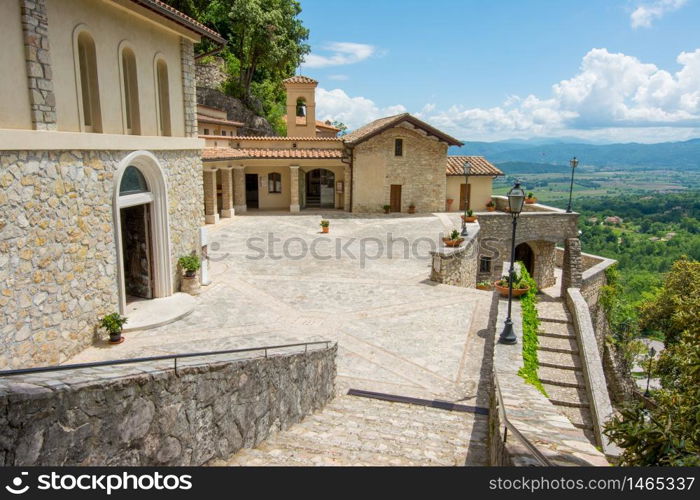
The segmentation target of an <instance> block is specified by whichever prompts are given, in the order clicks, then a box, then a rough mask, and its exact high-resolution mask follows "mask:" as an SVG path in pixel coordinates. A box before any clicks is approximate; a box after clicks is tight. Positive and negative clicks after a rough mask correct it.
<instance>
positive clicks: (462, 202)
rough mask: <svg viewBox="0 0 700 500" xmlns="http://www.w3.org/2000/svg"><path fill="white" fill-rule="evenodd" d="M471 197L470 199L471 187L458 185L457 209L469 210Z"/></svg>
mask: <svg viewBox="0 0 700 500" xmlns="http://www.w3.org/2000/svg"><path fill="white" fill-rule="evenodd" d="M471 197H472V185H471V184H460V185H459V209H460V210H461V211H464V210H469V209H470V208H471Z"/></svg>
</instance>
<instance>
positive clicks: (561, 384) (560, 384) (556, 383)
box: [540, 377, 586, 389]
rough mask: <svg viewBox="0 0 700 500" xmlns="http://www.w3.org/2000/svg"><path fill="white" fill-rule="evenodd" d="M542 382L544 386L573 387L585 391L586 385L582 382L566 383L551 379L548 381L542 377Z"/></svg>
mask: <svg viewBox="0 0 700 500" xmlns="http://www.w3.org/2000/svg"><path fill="white" fill-rule="evenodd" d="M540 382H542V383H543V384H544V385H554V386H557V387H571V388H575V389H585V388H586V384H583V383H580V382H566V381H563V380H551V379H546V378H542V377H540Z"/></svg>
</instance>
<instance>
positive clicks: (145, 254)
mask: <svg viewBox="0 0 700 500" xmlns="http://www.w3.org/2000/svg"><path fill="white" fill-rule="evenodd" d="M150 208H151V207H150V205H136V206H133V207H127V208H122V209H121V225H122V227H121V231H122V252H123V253H122V258H123V262H124V289H125V290H126V295H127V297H141V298H144V299H152V298H153V266H152V263H153V258H152V253H151V252H152V245H151V210H150Z"/></svg>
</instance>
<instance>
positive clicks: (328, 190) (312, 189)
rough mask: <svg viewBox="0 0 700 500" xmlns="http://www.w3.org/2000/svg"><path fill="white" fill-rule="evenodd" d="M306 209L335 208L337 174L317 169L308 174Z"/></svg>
mask: <svg viewBox="0 0 700 500" xmlns="http://www.w3.org/2000/svg"><path fill="white" fill-rule="evenodd" d="M305 191H306V192H305V202H306V203H305V207H306V208H335V174H334V173H333V172H332V171H330V170H327V169H325V168H317V169H315V170H311V171H309V172H307V174H306V190H305Z"/></svg>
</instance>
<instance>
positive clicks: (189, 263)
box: [177, 255, 202, 273]
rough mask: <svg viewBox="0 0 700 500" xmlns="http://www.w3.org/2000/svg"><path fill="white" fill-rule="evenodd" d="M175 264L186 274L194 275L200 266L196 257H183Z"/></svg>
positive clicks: (200, 263)
mask: <svg viewBox="0 0 700 500" xmlns="http://www.w3.org/2000/svg"><path fill="white" fill-rule="evenodd" d="M177 263H178V264H179V265H180V267H181V268H182V269H184V270H185V271H187V272H188V273H195V272H197V270H198V269H199V268H200V267H201V266H202V262H201V261H200V260H199V257H198V256H197V255H183V256H182V257H180V258H179V259H178V260H177Z"/></svg>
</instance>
